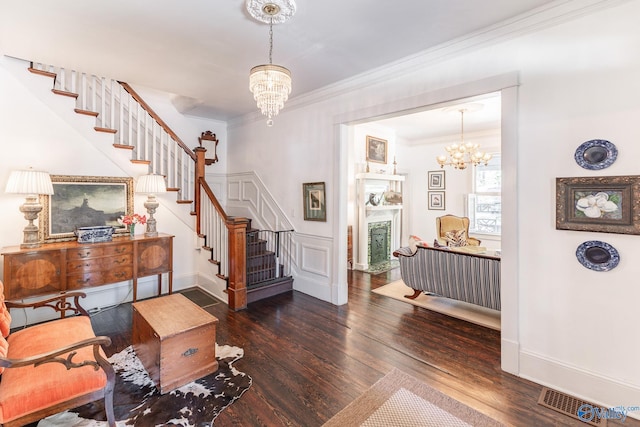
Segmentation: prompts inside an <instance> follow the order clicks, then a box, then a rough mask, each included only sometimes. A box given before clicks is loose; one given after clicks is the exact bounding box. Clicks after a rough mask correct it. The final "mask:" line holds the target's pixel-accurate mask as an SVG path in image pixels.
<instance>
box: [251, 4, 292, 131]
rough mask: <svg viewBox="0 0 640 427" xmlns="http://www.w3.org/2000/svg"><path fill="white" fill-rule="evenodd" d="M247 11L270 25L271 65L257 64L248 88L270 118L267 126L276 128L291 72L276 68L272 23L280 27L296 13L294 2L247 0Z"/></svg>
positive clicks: (289, 88) (261, 109) (253, 69)
mask: <svg viewBox="0 0 640 427" xmlns="http://www.w3.org/2000/svg"><path fill="white" fill-rule="evenodd" d="M247 11H248V12H249V14H250V15H251V16H252V17H253V18H254V19H256V20H258V21H260V22H264V23H266V24H269V63H268V64H264V65H257V66H255V67H253V68H252V69H251V72H250V73H249V89H250V90H251V92H252V93H253V98H254V99H255V100H256V103H257V104H258V108H260V111H262V114H264V115H265V116H267V126H272V125H273V118H274V117H275V116H277V115H278V113H279V112H280V110H281V109H282V107H284V103H285V102H286V101H287V99H289V94H290V93H291V72H290V71H289V70H288V69H286V68H285V67H283V66H281V65H274V64H273V63H272V62H273V61H272V56H273V24H281V23H283V22H285V21H287V20H288V19H289V18H291V17H292V16H293V14H294V13H295V11H296V3H295V1H294V0H247Z"/></svg>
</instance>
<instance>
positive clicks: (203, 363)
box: [132, 294, 218, 394]
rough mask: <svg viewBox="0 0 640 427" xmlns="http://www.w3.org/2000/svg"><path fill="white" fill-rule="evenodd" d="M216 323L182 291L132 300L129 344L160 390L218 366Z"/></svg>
mask: <svg viewBox="0 0 640 427" xmlns="http://www.w3.org/2000/svg"><path fill="white" fill-rule="evenodd" d="M217 323H218V319H217V318H216V317H214V316H212V315H211V314H209V313H207V312H206V311H205V310H204V309H202V308H200V307H198V306H197V305H196V304H194V303H193V302H191V301H190V300H189V299H188V298H186V297H185V296H184V295H182V294H172V295H167V296H162V297H159V298H153V299H148V300H145V301H140V302H136V303H134V304H133V337H132V340H133V348H134V350H135V352H136V355H137V356H138V358H139V359H140V361H141V362H142V364H143V365H144V367H145V369H146V370H147V373H148V374H149V376H150V377H151V379H153V381H154V382H155V384H156V387H157V388H158V389H159V390H160V393H161V394H164V393H167V392H169V391H171V390H174V389H176V388H178V387H181V386H183V385H185V384H188V383H190V382H191V381H194V380H196V379H198V378H201V377H203V376H205V375H208V374H210V373H213V372H215V371H216V370H218V361H217V360H216V351H215V348H216V344H215V343H216V324H217Z"/></svg>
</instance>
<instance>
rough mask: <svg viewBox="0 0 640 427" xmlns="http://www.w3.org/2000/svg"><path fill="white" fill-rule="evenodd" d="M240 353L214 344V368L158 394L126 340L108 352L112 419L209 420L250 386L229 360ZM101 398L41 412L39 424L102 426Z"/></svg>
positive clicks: (125, 422)
mask: <svg viewBox="0 0 640 427" xmlns="http://www.w3.org/2000/svg"><path fill="white" fill-rule="evenodd" d="M243 355H244V351H243V350H242V349H241V348H239V347H231V346H227V345H224V346H219V345H217V344H216V358H217V359H218V363H219V367H218V370H217V371H216V372H215V373H213V374H211V375H208V376H206V377H204V378H201V379H199V380H196V381H194V382H192V383H189V384H187V385H185V386H183V387H180V388H178V389H176V390H174V391H172V392H170V393H166V394H164V395H161V394H160V392H159V391H158V390H157V389H156V387H155V385H154V383H153V381H152V380H151V378H149V375H147V372H146V371H145V369H144V367H143V366H142V363H141V362H140V360H139V359H138V357H137V356H136V354H135V352H134V351H133V347H131V346H129V347H127V348H126V349H124V350H122V351H121V352H120V353H116V354H114V355H113V356H111V357H110V358H109V360H110V361H111V363H112V364H113V367H114V369H115V371H116V387H115V392H114V397H113V399H114V412H115V416H116V420H117V425H118V426H119V427H120V426H122V427H124V426H130V425H133V426H144V427H147V426H185V427H186V426H194V427H200V426H209V425H212V423H213V420H215V418H216V417H217V416H218V414H219V413H220V412H222V410H223V409H224V408H226V407H227V406H229V405H231V404H232V403H233V402H234V401H235V400H236V399H238V398H240V396H242V394H243V393H244V392H245V391H247V390H248V389H249V387H250V386H251V381H252V380H251V377H249V376H248V375H247V374H245V373H243V372H240V371H238V370H237V369H235V368H234V367H233V363H234V362H235V361H237V360H239V359H240V358H241V357H242V356H243ZM105 419H106V417H105V413H104V402H103V401H102V400H100V401H97V402H94V403H90V404H88V405H84V406H81V407H79V408H76V409H73V410H70V411H67V412H62V413H60V414H56V415H53V416H51V417H48V418H45V419H43V420H41V421H40V422H39V423H38V427H62V426H64V427H71V426H73V427H103V426H106V425H107V423H106V421H104V420H105Z"/></svg>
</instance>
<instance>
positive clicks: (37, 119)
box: [0, 57, 226, 325]
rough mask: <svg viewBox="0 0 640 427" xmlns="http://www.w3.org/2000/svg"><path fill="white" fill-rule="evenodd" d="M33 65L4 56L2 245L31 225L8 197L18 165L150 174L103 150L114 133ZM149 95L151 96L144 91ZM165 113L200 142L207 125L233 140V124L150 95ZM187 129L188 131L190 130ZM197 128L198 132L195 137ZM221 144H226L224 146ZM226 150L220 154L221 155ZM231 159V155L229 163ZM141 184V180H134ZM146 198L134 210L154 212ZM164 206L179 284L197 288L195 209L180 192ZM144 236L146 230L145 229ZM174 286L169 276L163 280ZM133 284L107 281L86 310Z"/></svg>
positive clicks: (149, 291) (143, 283) (147, 283)
mask: <svg viewBox="0 0 640 427" xmlns="http://www.w3.org/2000/svg"><path fill="white" fill-rule="evenodd" d="M27 65H28V63H25V62H22V61H17V60H15V59H11V58H6V57H0V93H1V94H2V96H0V209H1V211H2V212H3V215H2V221H0V247H7V246H14V245H19V244H20V243H21V242H22V238H23V236H22V230H23V229H24V227H25V225H26V224H27V222H26V220H25V219H24V218H23V216H22V214H21V213H20V212H19V206H20V205H21V204H22V203H24V197H23V196H21V195H15V194H6V193H5V192H4V188H5V186H6V182H7V179H8V177H9V174H10V172H11V171H12V170H14V169H23V168H28V167H33V168H34V169H38V170H45V171H48V172H49V173H50V174H53V175H80V176H108V177H123V176H132V177H133V178H134V183H135V179H136V178H137V177H138V176H139V175H143V174H145V173H147V167H146V166H142V165H133V164H132V163H131V162H130V161H129V159H130V157H128V156H130V154H129V152H128V151H127V152H126V154H123V153H122V152H117V150H116V149H110V150H113V156H112V157H108V156H105V154H104V153H103V151H102V150H101V149H104V148H105V147H107V148H108V147H110V146H111V144H112V143H113V137H112V136H108V135H106V134H100V133H97V132H95V131H93V126H94V123H93V121H92V119H91V118H88V117H86V116H81V115H78V114H76V113H74V112H73V101H71V100H70V98H65V97H60V96H58V95H54V94H52V93H51V85H52V81H51V79H49V78H45V77H42V76H36V75H32V74H31V73H29V72H28V71H27V69H26V67H27ZM141 94H142V96H143V98H145V95H148V94H149V93H147V92H146V91H141ZM149 104H151V105H152V108H154V109H155V110H156V111H157V112H160V111H162V112H163V113H165V116H166V117H168V119H166V120H165V121H167V122H170V125H171V126H174V124H175V126H176V133H177V134H178V135H179V136H182V138H183V139H185V140H189V139H190V140H191V141H192V142H193V144H192V146H196V145H197V137H198V136H200V133H201V132H202V131H203V130H211V131H212V132H214V133H216V134H217V135H218V137H220V136H221V135H224V136H225V139H224V140H222V141H221V143H220V144H226V127H225V124H221V123H220V122H213V121H205V120H202V119H199V120H192V119H190V118H186V117H183V118H181V119H178V118H177V117H176V116H175V115H172V114H170V110H171V109H172V108H173V107H172V106H171V104H170V103H169V100H168V96H167V95H165V99H164V100H163V98H162V96H159V95H157V96H152V97H151V99H150V100H149ZM181 132H183V133H184V134H186V135H182V134H181ZM194 132H197V133H195V134H194ZM219 147H220V145H219ZM219 155H220V152H219ZM221 163H222V164H224V158H223V161H222V162H221ZM134 185H135V184H134ZM145 199H146V196H143V195H135V198H134V204H135V209H134V211H135V212H137V213H146V209H145V208H144V206H143V203H144V201H145ZM158 200H159V202H160V207H159V208H158V209H157V213H156V215H155V217H156V219H157V221H158V231H159V232H161V233H167V234H173V235H175V236H176V237H175V239H174V288H175V289H180V288H184V287H189V286H193V285H195V284H196V281H197V280H198V273H199V271H198V267H197V261H196V255H198V250H196V242H197V240H196V238H195V233H194V231H193V230H194V221H193V217H192V216H191V215H189V210H190V209H191V208H190V207H189V206H187V205H178V204H177V203H176V195H175V193H166V194H162V195H158ZM137 228H138V229H139V230H136V231H137V233H143V232H144V230H143V228H142V227H137ZM163 283H164V289H165V290H166V286H167V285H166V283H167V282H166V278H165V280H164V281H163ZM138 288H139V289H138V295H139V297H140V298H144V297H147V296H150V295H153V294H154V293H155V290H156V286H155V277H154V278H148V279H147V278H145V279H141V280H139V285H138ZM130 291H131V284H130V282H123V283H121V284H118V285H115V286H105V287H99V288H95V289H91V290H89V291H88V294H89V297H88V298H87V300H86V303H84V304H83V305H84V306H85V307H86V308H92V307H98V306H99V307H104V306H108V305H112V304H115V303H117V302H120V301H122V300H124V299H130V298H131V295H130ZM14 320H15V323H16V324H18V325H20V324H22V323H23V319H22V314H21V313H19V312H17V313H15V314H14Z"/></svg>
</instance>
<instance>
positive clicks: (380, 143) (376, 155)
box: [367, 136, 388, 164]
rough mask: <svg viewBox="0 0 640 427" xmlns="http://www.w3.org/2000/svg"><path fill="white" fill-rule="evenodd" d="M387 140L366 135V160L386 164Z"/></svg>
mask: <svg viewBox="0 0 640 427" xmlns="http://www.w3.org/2000/svg"><path fill="white" fill-rule="evenodd" d="M387 150H388V147H387V140H386V139H380V138H375V137H373V136H367V161H368V162H375V163H384V164H387Z"/></svg>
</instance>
